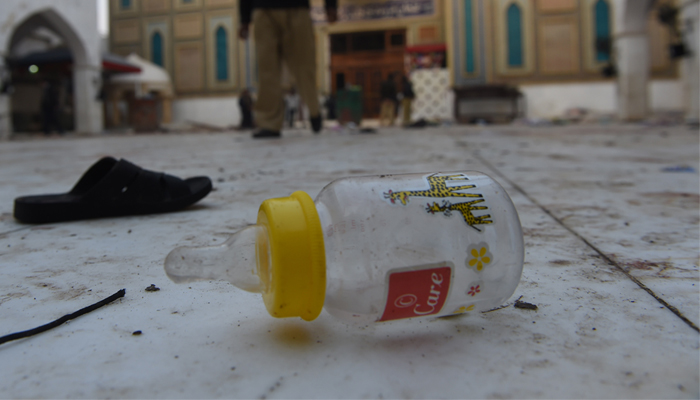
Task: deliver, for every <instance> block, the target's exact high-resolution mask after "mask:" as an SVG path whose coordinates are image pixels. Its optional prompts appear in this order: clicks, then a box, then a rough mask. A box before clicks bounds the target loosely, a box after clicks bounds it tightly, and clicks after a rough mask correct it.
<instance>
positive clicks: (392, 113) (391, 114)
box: [379, 73, 396, 126]
mask: <svg viewBox="0 0 700 400" xmlns="http://www.w3.org/2000/svg"><path fill="white" fill-rule="evenodd" d="M379 90H380V97H381V99H382V106H381V110H380V112H379V125H380V126H392V125H394V119H396V83H395V82H394V74H393V73H391V74H389V77H387V79H386V80H385V81H384V82H382V85H381V87H380V89H379Z"/></svg>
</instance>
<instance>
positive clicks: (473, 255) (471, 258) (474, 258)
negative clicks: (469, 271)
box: [466, 242, 493, 271]
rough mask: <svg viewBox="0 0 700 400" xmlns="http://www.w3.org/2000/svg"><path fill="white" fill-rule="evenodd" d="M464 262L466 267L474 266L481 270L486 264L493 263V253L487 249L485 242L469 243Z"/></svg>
mask: <svg viewBox="0 0 700 400" xmlns="http://www.w3.org/2000/svg"><path fill="white" fill-rule="evenodd" d="M466 264H467V267H470V268H475V269H476V270H477V271H481V270H482V269H484V267H485V266H486V265H489V264H493V254H491V252H490V251H489V245H488V244H487V243H486V242H481V243H477V244H472V245H469V247H468V248H467V260H466Z"/></svg>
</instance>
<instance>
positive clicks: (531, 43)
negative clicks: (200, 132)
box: [110, 0, 697, 125]
mask: <svg viewBox="0 0 700 400" xmlns="http://www.w3.org/2000/svg"><path fill="white" fill-rule="evenodd" d="M686 1H689V2H690V3H692V4H690V9H693V7H695V9H697V7H696V4H697V1H694V0H686ZM681 2H682V1H681V0H678V1H669V0H667V1H658V2H654V1H651V0H372V1H370V0H340V1H339V10H338V11H339V21H338V22H337V23H335V24H327V23H326V22H325V16H324V13H323V0H312V1H311V6H312V7H311V13H312V17H313V20H314V22H315V26H316V48H317V60H316V62H317V66H318V68H317V70H318V71H319V73H318V87H319V89H320V92H321V93H325V94H329V93H334V92H335V91H336V90H337V89H338V88H340V87H344V86H346V85H354V86H361V87H362V88H363V92H364V103H365V109H366V110H365V111H366V112H365V114H366V116H372V115H373V114H375V113H376V111H378V98H377V96H378V90H379V84H380V82H381V81H382V80H383V79H385V78H386V77H387V76H388V74H389V73H392V72H393V73H398V74H409V75H410V76H411V78H412V80H414V83H416V84H417V86H419V89H420V90H421V91H422V93H423V95H424V97H425V98H429V99H428V100H429V101H427V102H424V103H426V104H423V105H421V107H423V106H425V107H427V106H428V105H430V104H438V107H436V109H435V110H432V111H431V112H432V114H430V113H427V114H425V115H426V116H428V117H430V116H433V117H441V118H448V117H450V116H451V115H452V113H453V110H452V108H451V104H452V97H451V96H452V94H451V90H450V88H451V87H459V86H468V85H477V84H508V85H515V86H518V87H519V88H520V90H521V91H522V92H523V93H524V94H525V97H526V100H527V112H528V115H530V116H535V117H552V116H556V115H561V113H563V111H565V110H566V109H568V108H574V107H584V108H590V109H593V110H596V111H600V112H607V113H618V115H619V116H621V117H622V118H624V119H639V118H643V117H644V115H646V113H647V111H648V110H649V109H651V110H670V111H674V110H675V111H679V110H682V109H686V110H688V109H692V106H691V105H690V103H689V101H690V100H689V99H691V100H692V94H690V93H686V92H688V90H687V89H686V87H687V85H686V82H687V81H688V80H689V79H691V78H690V76H691V75H692V68H693V67H692V66H693V65H697V60H696V58H693V57H696V56H695V55H692V54H697V51H695V52H693V49H691V51H690V54H691V56H689V57H686V58H685V59H683V60H685V61H683V60H674V59H672V58H671V57H670V55H669V51H668V49H669V45H670V44H671V43H673V42H674V41H676V40H677V38H674V37H672V32H671V30H670V29H669V27H667V26H663V25H662V24H661V23H659V22H658V20H657V18H656V12H655V8H654V7H657V8H658V7H659V6H660V5H662V4H665V3H669V4H674V5H679V4H680V3H681ZM654 4H655V5H654ZM693 4H695V6H694V5H693ZM652 5H653V7H652ZM110 6H111V14H110V15H111V17H110V18H111V35H110V37H111V51H112V52H114V53H116V54H120V55H127V54H128V53H131V52H134V53H137V54H139V55H141V56H143V57H144V58H146V59H148V60H151V61H152V62H154V63H156V64H158V65H162V66H163V67H164V68H165V69H167V70H168V72H169V73H170V74H171V76H172V77H173V81H174V89H175V92H176V96H177V98H178V100H176V102H175V105H174V114H175V118H176V119H178V118H180V119H183V118H189V116H190V115H191V114H193V113H195V114H197V115H201V116H203V117H202V118H203V119H208V120H210V121H213V122H217V123H219V124H224V125H226V124H228V125H232V124H234V123H236V122H235V121H234V120H233V119H234V118H235V119H236V120H237V119H238V116H237V114H236V113H237V106H236V104H235V96H237V94H238V93H239V92H240V91H241V90H242V89H244V88H247V87H251V88H253V89H254V88H255V86H256V84H257V83H256V79H257V77H256V72H255V71H256V64H255V56H254V54H255V51H254V50H255V49H254V47H255V44H254V41H253V40H249V41H246V42H243V41H240V40H238V39H237V37H236V32H237V30H238V23H239V17H238V4H237V0H110ZM687 10H688V8H687V7H686V8H684V11H683V15H686V14H687V13H688V11H687ZM684 18H685V17H684ZM693 18H695V19H694V21H697V17H696V16H694V14H693V15H691V18H690V20H693ZM685 20H687V18H686V19H685ZM685 20H684V21H685ZM696 23H697V22H696ZM679 24H685V22H683V21H679ZM630 38H634V39H630ZM686 41H687V40H686ZM692 42H693V41H691V43H689V45H690V46H691V47H692V46H697V41H694V43H695V44H693V43H692ZM630 46H631V47H630ZM640 57H641V58H640ZM688 59H695V60H696V61H695V62H694V64H693V62H686V61H687V60H688ZM426 60H427V61H426ZM681 63H685V64H688V65H690V67H688V68H685V67H683V68H680V64H681ZM604 70H607V71H608V72H611V71H615V72H616V73H612V74H610V73H608V74H607V75H605V74H604V73H603V71H604ZM686 70H687V72H683V71H686ZM287 82H288V83H289V84H290V85H292V84H293V81H292V80H291V79H287ZM696 82H697V80H696ZM691 83H692V82H691ZM691 86H692V84H691ZM695 86H697V83H696V84H695ZM693 90H695V93H697V89H693ZM639 91H641V92H643V96H642V95H640V94H639V93H638V92H639ZM684 91H685V92H684ZM640 96H641V97H640ZM420 97H421V93H419V99H418V100H419V101H417V102H416V103H418V105H420V100H421V99H420ZM628 100H629V101H628ZM375 109H377V110H375ZM207 110H211V111H210V112H209V113H210V114H211V115H207V113H208V111H207ZM222 110H228V111H227V112H225V113H224V114H223V115H225V116H226V118H229V120H222V116H221V115H222ZM620 110H622V111H620ZM642 114H644V115H642ZM419 115H420V113H419ZM183 116H185V117H183ZM202 122H206V121H202Z"/></svg>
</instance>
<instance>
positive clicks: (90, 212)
mask: <svg viewBox="0 0 700 400" xmlns="http://www.w3.org/2000/svg"><path fill="white" fill-rule="evenodd" d="M211 187H212V186H211V180H210V179H209V178H208V177H206V176H199V177H195V178H189V179H185V180H182V179H180V178H177V177H175V176H172V175H167V174H164V173H162V172H153V171H148V170H145V169H143V168H140V167H138V166H136V165H134V164H132V163H130V162H128V161H126V160H124V159H122V160H119V161H117V160H116V159H114V158H112V157H105V158H103V159H101V160H100V161H98V162H97V163H95V164H94V165H93V166H92V167H90V169H88V170H87V172H85V174H83V176H82V177H81V178H80V180H79V181H78V183H76V184H75V186H74V187H73V189H71V191H70V192H68V193H61V194H46V195H39V196H24V197H18V198H16V199H15V211H14V215H15V218H16V219H18V220H19V221H22V222H27V223H35V224H39V223H47V222H61V221H75V220H81V219H90V218H104V217H117V216H124V215H140V214H155V213H165V212H172V211H177V210H179V209H182V208H185V207H187V206H189V205H192V204H194V203H196V202H197V201H199V200H201V199H202V198H204V196H206V195H207V194H209V192H210V191H211Z"/></svg>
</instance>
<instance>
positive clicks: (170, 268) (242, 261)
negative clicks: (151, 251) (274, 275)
mask: <svg viewBox="0 0 700 400" xmlns="http://www.w3.org/2000/svg"><path fill="white" fill-rule="evenodd" d="M259 235H266V231H265V227H263V226H259V225H254V226H251V227H248V228H246V229H243V230H241V231H239V232H237V233H236V234H235V235H233V236H232V237H231V238H230V239H228V240H227V241H226V242H225V243H224V244H222V245H219V246H211V247H178V248H176V249H174V250H173V251H171V252H170V254H168V256H167V257H166V259H165V272H166V273H167V274H168V278H170V279H171V280H172V281H173V282H175V283H186V282H193V281H198V280H225V281H228V282H230V283H232V284H233V285H235V286H236V287H238V288H240V289H243V290H246V291H248V292H255V293H259V292H261V291H262V285H261V283H260V279H259V278H258V268H257V259H258V257H269V255H268V254H263V255H258V254H256V250H257V247H256V239H257V238H258V236H259Z"/></svg>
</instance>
